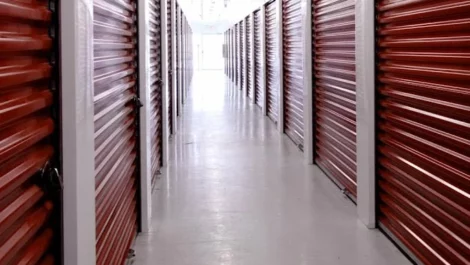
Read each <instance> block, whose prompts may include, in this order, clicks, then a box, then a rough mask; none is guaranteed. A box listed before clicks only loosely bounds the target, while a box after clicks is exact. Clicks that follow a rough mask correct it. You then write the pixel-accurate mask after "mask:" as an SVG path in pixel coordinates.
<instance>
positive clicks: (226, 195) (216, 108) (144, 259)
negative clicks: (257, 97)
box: [134, 71, 410, 265]
mask: <svg viewBox="0 0 470 265" xmlns="http://www.w3.org/2000/svg"><path fill="white" fill-rule="evenodd" d="M226 82H227V81H226V80H225V78H224V75H223V73H222V72H215V71H206V72H199V73H197V74H196V75H195V79H194V86H193V90H192V93H191V95H190V96H189V97H188V100H187V103H185V107H184V115H183V116H182V118H181V119H180V120H179V123H178V127H179V128H178V132H177V134H176V135H175V136H174V137H173V139H172V141H171V162H170V165H169V166H168V168H167V169H166V170H165V172H164V174H163V176H162V178H161V179H160V180H159V182H158V184H157V187H156V189H155V191H154V195H153V207H152V208H153V223H152V231H151V232H150V233H147V234H141V235H140V236H139V237H138V238H137V240H136V243H135V250H136V258H135V262H134V264H136V265H216V264H217V265H229V264H240V265H301V264H302V265H303V264H315V265H333V264H334V265H339V264H345V265H387V264H390V265H401V264H410V263H409V262H408V261H407V259H406V258H405V257H404V256H403V255H402V254H401V253H400V252H399V251H398V250H397V248H396V247H395V246H394V245H393V244H392V243H391V242H390V241H389V240H388V239H387V238H385V236H384V235H382V234H381V233H380V232H379V231H376V230H368V229H366V228H365V227H364V226H363V225H362V224H361V223H360V222H359V221H358V220H357V218H356V207H355V206H354V204H353V203H351V201H349V200H348V199H347V198H345V197H344V196H343V195H342V194H341V192H340V191H339V190H338V188H337V187H336V186H335V185H334V184H333V183H332V182H331V181H330V180H329V179H327V178H326V177H325V176H324V175H323V174H322V173H321V172H319V171H318V170H317V169H316V168H315V167H313V166H307V165H305V164H304V163H303V159H302V153H300V151H298V149H297V147H295V146H294V144H292V143H291V142H290V140H289V139H288V138H287V137H285V136H282V135H281V134H279V132H278V131H277V130H276V128H275V126H274V124H273V123H272V122H271V121H270V120H269V119H267V118H265V117H263V115H262V113H261V110H260V109H259V108H258V107H256V106H253V105H252V104H251V103H249V102H248V100H246V98H245V97H244V96H243V95H242V93H240V92H239V91H237V90H236V89H233V88H228V87H227V84H226Z"/></svg>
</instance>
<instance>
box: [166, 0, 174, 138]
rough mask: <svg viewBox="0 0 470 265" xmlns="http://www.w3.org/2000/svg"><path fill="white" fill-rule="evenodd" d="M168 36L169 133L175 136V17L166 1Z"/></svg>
mask: <svg viewBox="0 0 470 265" xmlns="http://www.w3.org/2000/svg"><path fill="white" fill-rule="evenodd" d="M166 3H167V4H166V36H167V45H168V51H167V58H168V81H167V82H168V85H167V89H168V90H167V99H168V101H167V106H168V131H169V134H170V135H171V134H173V123H172V121H173V43H172V39H173V35H172V32H171V28H172V27H173V17H172V14H173V13H172V8H171V0H166Z"/></svg>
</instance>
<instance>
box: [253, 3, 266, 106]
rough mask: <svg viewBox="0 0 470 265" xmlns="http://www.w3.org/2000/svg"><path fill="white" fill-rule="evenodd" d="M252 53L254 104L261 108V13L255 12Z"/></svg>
mask: <svg viewBox="0 0 470 265" xmlns="http://www.w3.org/2000/svg"><path fill="white" fill-rule="evenodd" d="M254 23H255V25H254V49H255V51H254V53H255V60H254V62H255V78H254V80H255V89H254V90H255V103H256V105H258V106H259V107H262V106H263V101H264V95H263V91H261V84H262V82H263V80H262V78H263V75H262V73H261V67H262V65H261V64H262V61H261V59H262V57H261V12H260V10H256V11H255V13H254Z"/></svg>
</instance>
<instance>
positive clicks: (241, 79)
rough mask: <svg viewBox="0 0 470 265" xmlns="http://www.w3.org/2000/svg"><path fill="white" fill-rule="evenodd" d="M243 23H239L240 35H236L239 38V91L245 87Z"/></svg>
mask: <svg viewBox="0 0 470 265" xmlns="http://www.w3.org/2000/svg"><path fill="white" fill-rule="evenodd" d="M243 24H244V21H243V20H242V21H241V22H240V23H239V26H238V28H239V30H240V34H238V36H239V38H240V89H242V88H243V86H244V85H245V70H246V69H245V47H246V42H245V38H244V36H245V31H244V27H243Z"/></svg>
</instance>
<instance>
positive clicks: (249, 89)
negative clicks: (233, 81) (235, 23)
mask: <svg viewBox="0 0 470 265" xmlns="http://www.w3.org/2000/svg"><path fill="white" fill-rule="evenodd" d="M245 21H246V56H247V62H246V66H247V67H246V71H247V75H248V78H247V82H248V83H247V86H246V93H247V95H248V97H249V98H253V94H254V93H253V83H252V80H253V78H252V76H251V74H252V67H253V65H252V64H251V62H252V61H253V59H252V53H251V47H252V44H251V34H252V33H251V30H252V25H251V19H250V16H248V17H246V18H245Z"/></svg>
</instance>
